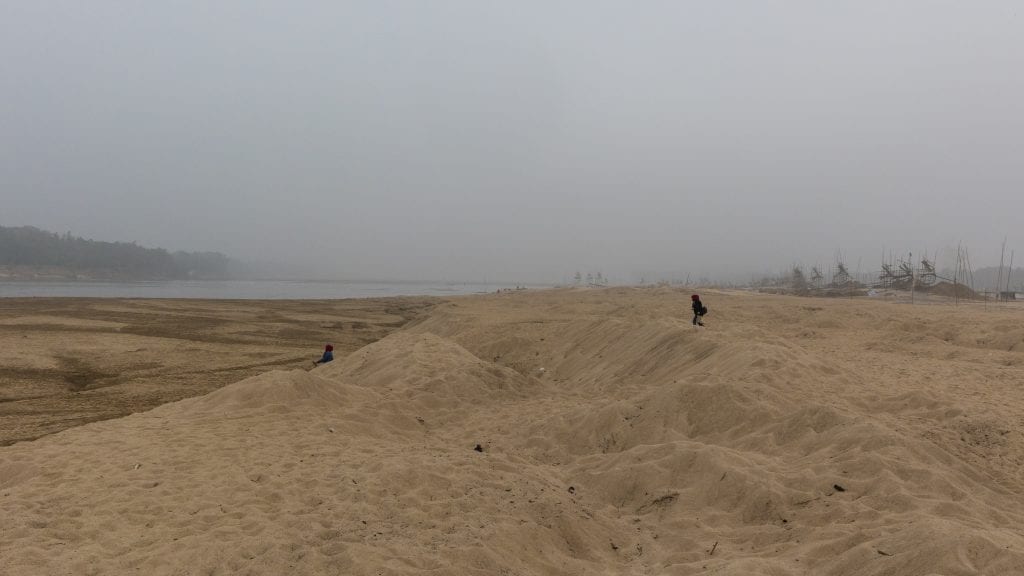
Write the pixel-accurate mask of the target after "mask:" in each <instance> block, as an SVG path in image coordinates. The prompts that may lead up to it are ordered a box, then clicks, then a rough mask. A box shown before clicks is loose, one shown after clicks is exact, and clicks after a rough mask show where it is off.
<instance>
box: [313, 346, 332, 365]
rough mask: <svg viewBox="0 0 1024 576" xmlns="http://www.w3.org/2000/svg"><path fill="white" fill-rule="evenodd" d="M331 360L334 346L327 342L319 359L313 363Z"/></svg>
mask: <svg viewBox="0 0 1024 576" xmlns="http://www.w3.org/2000/svg"><path fill="white" fill-rule="evenodd" d="M331 360H334V346H331V345H330V344H328V345H327V346H324V355H323V356H321V357H320V359H319V360H314V361H313V365H314V366H316V365H318V364H327V363H328V362H330V361H331Z"/></svg>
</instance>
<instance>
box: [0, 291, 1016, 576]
mask: <svg viewBox="0 0 1024 576" xmlns="http://www.w3.org/2000/svg"><path fill="white" fill-rule="evenodd" d="M687 296H688V294H684V293H682V292H679V291H677V290H672V289H667V288H649V289H605V290H554V291H546V292H537V293H532V292H531V293H515V294H500V295H488V296H474V297H462V298H453V299H450V301H448V302H447V303H446V304H443V305H440V306H437V307H435V308H434V309H433V310H431V311H430V313H429V314H428V315H427V316H426V317H425V318H423V319H422V320H420V321H418V322H416V323H414V324H413V325H410V326H407V327H406V328H403V329H401V330H398V331H397V332H394V333H392V334H391V335H388V336H386V337H384V338H383V339H381V340H379V341H377V342H375V343H372V344H370V345H368V346H366V347H364V348H362V349H360V350H357V351H356V352H354V353H352V354H350V355H349V356H348V357H346V358H343V359H341V360H338V361H336V362H334V363H332V364H328V365H325V366H322V367H319V368H316V369H314V370H312V371H305V370H279V371H273V372H268V373H265V374H261V375H259V376H256V377H253V378H250V379H247V380H243V381H241V382H238V383H235V384H232V385H229V386H226V387H224V388H222V389H220V390H217V391H215V392H213V393H211V394H209V395H207V396H203V397H198V398H192V399H187V400H183V401H180V402H176V403H173V404H167V405H164V406H161V407H159V408H156V409H154V410H151V411H149V412H145V413H140V414H135V415H132V416H128V417H126V418H122V419H117V420H109V421H105V422H98V423H93V424H88V425H86V426H82V427H78V428H74V429H70V430H66V431H64V432H61V433H59V434H55V435H52V436H48V437H45V438H42V439H39V440H36V441H34V442H24V443H19V444H15V445H13V446H7V447H3V448H0V514H2V517H3V518H4V519H5V522H4V523H3V526H2V527H0V545H2V549H3V550H4V553H3V554H0V573H10V574H19V575H20V574H72V573H74V574H82V573H85V574H126V573H138V572H143V573H151V574H222V573H224V574H227V573H243V574H281V573H301V574H422V573H435V574H481V575H483V574H523V575H525V574H652V575H653V574H764V575H797V574H836V575H882V574H907V575H912V574H920V575H922V576H923V575H929V574H1020V573H1024V534H1022V532H1021V530H1020V526H1022V525H1024V504H1022V503H1021V498H1020V496H1021V493H1022V488H1024V478H1022V476H1021V465H1022V463H1024V442H1022V439H1021V436H1020V431H1019V429H1018V426H1017V425H1018V424H1019V422H1020V413H1021V408H1022V407H1024V392H1022V391H1021V390H1020V389H1019V388H1020V387H1019V384H1020V382H1021V381H1024V380H1022V378H1021V377H1022V376H1024V368H1022V367H1024V356H1022V354H1024V350H1022V348H1021V344H1020V343H1021V342H1024V338H1021V339H1020V340H1018V338H1019V337H1020V336H1021V333H1020V332H1015V330H1016V328H1015V326H1019V325H1020V320H1021V319H1024V316H1022V315H1021V312H1022V311H1021V310H1019V309H1016V308H1009V307H1004V308H998V309H995V308H994V309H991V310H985V309H981V308H979V307H960V308H953V307H951V306H950V307H940V306H928V307H910V306H906V305H901V304H894V303H878V302H874V301H866V300H854V301H849V300H811V299H800V298H792V297H779V296H756V295H750V294H742V293H712V294H708V295H706V297H705V301H706V302H708V304H709V306H710V307H711V309H712V314H711V315H710V316H709V317H708V329H706V330H698V329H694V328H693V327H692V326H690V325H689V316H688V315H687V312H686V311H687V308H688V297H687Z"/></svg>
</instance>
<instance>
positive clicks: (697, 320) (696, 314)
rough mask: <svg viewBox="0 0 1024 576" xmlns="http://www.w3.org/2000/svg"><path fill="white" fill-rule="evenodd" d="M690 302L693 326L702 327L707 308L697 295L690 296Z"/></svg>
mask: <svg viewBox="0 0 1024 576" xmlns="http://www.w3.org/2000/svg"><path fill="white" fill-rule="evenodd" d="M690 300H692V301H693V302H692V303H691V305H690V307H691V308H693V325H694V326H703V325H704V315H705V314H707V313H708V308H707V306H705V305H704V303H703V302H701V301H700V296H698V295H697V294H694V295H693V296H690Z"/></svg>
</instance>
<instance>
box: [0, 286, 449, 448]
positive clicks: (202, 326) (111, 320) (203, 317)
mask: <svg viewBox="0 0 1024 576" xmlns="http://www.w3.org/2000/svg"><path fill="white" fill-rule="evenodd" d="M435 302H436V301H435V300H433V299H430V298H389V299H352V300H332V301H291V302H290V301H281V300H270V301H256V300H235V301H230V300H206V301H204V300H157V299H138V300H127V299H124V300H121V299H119V300H107V299H89V298H2V299H0V446H3V445H7V444H11V443H14V442H18V441H22V440H32V439H35V438H38V437H40V436H44V435H46V434H52V433H54V432H59V431H61V430H65V429H67V428H71V427H74V426H79V425H81V424H84V423H86V422H92V421H96V420H106V419H109V418H116V417H120V416H126V415H128V414H131V413H133V412H142V411H145V410H148V409H150V408H154V407H156V406H159V405H161V404H165V403H167V402H173V401H175V400H181V399H183V398H187V397H190V396H199V395H202V394H206V393H208V392H211V391H212V390H215V389H217V388H219V387H221V386H224V385H226V384H230V383H232V382H237V381H239V380H241V379H243V378H245V377H248V376H254V375H256V374H260V373H262V372H266V371H267V370H271V369H273V368H300V367H301V368H305V367H309V366H311V365H312V360H313V359H314V358H318V357H319V355H320V353H321V351H322V350H323V346H324V344H325V343H327V342H331V343H333V344H334V346H335V354H336V355H337V356H338V357H344V356H345V355H346V354H348V353H350V352H352V351H353V350H356V349H359V348H362V347H363V346H365V345H366V344H369V343H371V342H375V341H377V340H379V339H380V338H382V337H384V336H385V335H387V334H389V333H390V332H392V331H394V330H395V329H397V328H400V327H402V326H405V325H406V324H408V323H410V322H415V321H416V319H417V318H419V317H420V316H421V315H422V314H424V313H425V312H426V310H428V309H429V308H430V307H431V306H432V305H433V304H434V303H435Z"/></svg>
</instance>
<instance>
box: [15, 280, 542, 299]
mask: <svg viewBox="0 0 1024 576" xmlns="http://www.w3.org/2000/svg"><path fill="white" fill-rule="evenodd" d="M515 287H516V284H497V283H493V284H482V283H481V284H467V283H443V282H439V283H418V282H340V281H311V280H167V281H155V282H83V281H74V282H62V281H46V282H31V281H0V298H13V297H73V298H205V299H242V300H321V299H334V298H376V297H384V296H452V295H458V294H481V293H487V292H495V291H496V290H499V289H508V288H515ZM529 287H530V288H547V287H549V286H537V285H530V286H529Z"/></svg>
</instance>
